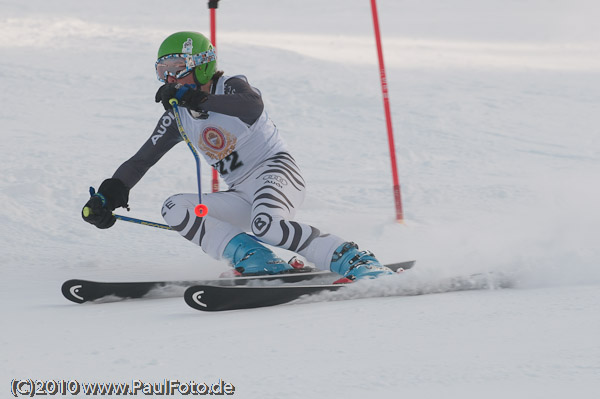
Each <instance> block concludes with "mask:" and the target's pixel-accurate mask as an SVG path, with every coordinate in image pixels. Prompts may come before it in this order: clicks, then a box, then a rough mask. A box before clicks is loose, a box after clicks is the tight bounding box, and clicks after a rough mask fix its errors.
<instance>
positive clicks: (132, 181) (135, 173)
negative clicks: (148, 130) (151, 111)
mask: <svg viewBox="0 0 600 399" xmlns="http://www.w3.org/2000/svg"><path fill="white" fill-rule="evenodd" d="M182 140H183V139H182V138H181V135H180V134H179V130H177V124H176V123H175V116H174V115H173V113H172V112H170V111H169V112H165V113H164V114H163V116H162V117H161V118H160V120H159V121H158V124H157V125H156V128H154V132H152V135H151V136H150V138H149V139H148V140H147V141H146V142H145V143H144V145H142V147H141V148H140V149H139V150H138V152H137V153H136V154H135V155H134V156H133V157H131V158H130V159H128V160H127V161H125V162H124V163H123V164H122V165H121V166H119V168H118V169H117V170H116V171H115V173H114V175H113V178H115V179H119V180H121V181H122V182H123V183H124V184H125V186H126V187H127V188H129V189H131V188H133V186H135V185H136V184H137V182H138V181H140V179H141V178H142V177H143V176H144V174H146V172H147V171H148V169H150V168H151V167H152V166H153V165H154V164H155V163H156V162H158V160H159V159H160V158H162V156H163V155H165V154H166V153H167V152H168V151H169V150H170V149H171V148H173V146H174V145H175V144H177V143H179V142H180V141H182Z"/></svg>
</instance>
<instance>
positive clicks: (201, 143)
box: [82, 32, 393, 282]
mask: <svg viewBox="0 0 600 399" xmlns="http://www.w3.org/2000/svg"><path fill="white" fill-rule="evenodd" d="M156 73H157V77H158V80H159V81H161V82H163V83H164V84H163V85H162V86H161V87H160V88H159V90H158V92H157V93H156V97H155V101H156V102H157V103H158V102H160V103H162V104H163V106H164V108H165V112H164V113H163V114H162V116H161V118H160V120H159V121H158V124H157V126H156V128H155V129H154V131H153V133H152V134H151V136H150V138H149V139H148V140H147V141H146V142H145V143H144V144H143V145H142V147H141V148H140V149H139V151H138V152H137V153H136V154H135V155H134V156H133V157H132V158H130V159H129V160H127V161H125V162H124V163H123V164H122V165H121V166H120V167H119V168H118V169H117V170H116V171H115V173H114V174H113V176H112V178H109V179H106V180H104V181H103V182H102V184H101V185H100V187H99V189H98V192H97V193H93V194H92V196H91V198H90V199H89V200H88V202H87V203H86V204H85V207H84V210H85V209H86V208H87V210H85V211H83V212H82V216H83V219H84V220H85V221H86V222H88V223H91V224H93V225H95V226H96V227H98V228H100V229H106V228H109V227H111V226H112V225H113V224H114V223H115V221H116V219H115V216H114V215H113V213H112V211H113V210H114V209H116V208H119V207H125V208H127V207H128V200H129V191H130V189H132V188H133V187H134V186H135V185H136V184H137V182H138V181H139V180H140V179H141V178H142V177H143V176H144V174H145V173H146V172H147V171H148V169H150V167H152V166H153V165H154V164H155V163H156V162H157V161H158V160H159V159H160V158H161V157H162V156H163V155H164V154H165V153H166V152H168V151H169V150H170V149H171V148H172V147H173V146H174V145H175V144H177V143H179V142H180V141H182V137H181V135H180V134H179V130H178V128H177V125H176V122H175V117H174V114H173V110H172V108H171V105H170V104H169V99H171V98H176V99H177V100H178V101H179V105H180V108H179V110H180V115H181V121H182V125H183V128H184V130H185V132H186V134H187V136H188V137H189V139H190V141H191V142H192V143H193V145H194V146H195V148H196V150H197V152H198V153H199V154H202V156H203V157H204V159H205V160H206V161H207V162H208V163H209V164H211V165H212V166H213V167H214V168H216V169H217V170H218V171H219V174H220V176H221V177H222V178H223V180H224V181H225V182H226V183H227V185H228V186H229V190H227V191H220V192H216V193H210V194H204V195H203V203H204V204H205V205H206V206H207V207H208V214H207V216H204V217H201V218H200V217H196V216H195V214H194V208H195V206H196V205H197V203H198V194H197V193H190V194H176V195H173V196H171V197H169V198H168V199H167V200H166V201H165V202H164V204H163V207H162V215H163V217H164V219H165V221H166V222H167V224H168V225H169V226H171V227H172V228H173V230H175V231H177V232H179V234H181V235H182V236H183V237H184V238H186V239H187V240H189V241H191V242H192V243H194V244H196V245H199V246H200V247H201V248H202V249H203V250H204V251H205V252H206V253H207V254H208V255H210V256H211V257H213V258H215V259H225V260H227V261H228V262H229V263H230V264H231V265H232V266H233V267H234V268H235V270H237V272H238V273H239V274H242V275H262V274H279V273H287V272H289V271H290V270H293V267H292V266H291V265H290V264H288V263H287V262H285V261H283V260H282V259H280V258H279V257H278V256H277V255H275V253H273V252H272V251H271V250H270V249H268V248H267V247H265V246H264V245H262V244H261V243H260V242H258V241H257V240H256V239H254V238H252V237H251V236H249V235H248V234H246V232H250V231H251V232H252V234H253V235H254V236H256V237H258V238H259V239H260V240H261V241H263V242H265V243H267V244H270V245H273V246H276V247H280V248H285V249H287V250H290V251H293V252H296V253H298V254H300V255H302V256H304V257H305V258H306V259H307V260H308V261H310V262H312V263H314V264H315V266H316V267H317V268H319V269H330V270H331V271H334V272H336V273H338V274H340V275H341V276H343V278H342V279H341V280H342V281H344V282H348V281H352V280H356V279H362V278H374V277H379V276H381V275H389V274H393V272H392V271H391V270H390V269H388V268H387V267H384V266H382V265H381V264H380V263H379V261H378V260H377V259H376V258H375V257H374V255H373V254H372V253H370V252H368V251H359V250H358V246H357V245H356V244H354V243H352V242H347V241H346V240H344V239H342V238H340V237H338V236H335V235H333V234H322V233H321V232H320V231H319V229H317V228H315V227H313V226H309V225H307V224H303V223H300V222H297V221H294V215H295V213H296V210H297V209H298V207H299V206H300V205H301V204H302V202H303V200H304V196H305V190H306V187H305V182H304V179H303V178H302V173H301V172H300V169H299V168H298V165H297V164H296V161H295V160H294V158H293V157H292V155H291V154H290V152H289V150H288V148H287V147H286V145H285V143H284V142H283V140H282V138H281V136H280V135H279V132H278V130H277V127H276V126H275V125H274V124H273V122H272V121H271V119H270V118H269V116H268V115H267V112H266V111H265V109H264V105H263V101H262V97H261V93H260V91H259V90H258V89H256V88H254V87H252V86H250V84H249V83H248V81H247V79H246V77H245V76H242V75H237V76H225V75H224V73H223V72H222V71H217V70H216V56H215V52H214V50H213V46H212V44H211V43H210V41H209V40H208V39H207V38H206V37H205V36H204V35H202V34H200V33H197V32H178V33H174V34H172V35H170V36H169V37H167V38H166V39H165V40H164V41H163V42H162V44H161V45H160V48H159V50H158V59H157V61H156Z"/></svg>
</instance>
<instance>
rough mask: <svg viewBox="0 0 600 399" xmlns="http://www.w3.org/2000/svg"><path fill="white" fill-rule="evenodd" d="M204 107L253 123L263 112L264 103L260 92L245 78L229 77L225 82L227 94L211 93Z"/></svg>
mask: <svg viewBox="0 0 600 399" xmlns="http://www.w3.org/2000/svg"><path fill="white" fill-rule="evenodd" d="M202 109H203V110H204V111H211V112H218V113H220V114H225V115H229V116H235V117H238V118H240V119H241V120H242V122H244V123H246V124H248V125H252V124H253V123H254V122H256V120H257V119H258V117H259V116H260V114H262V112H263V109H264V104H263V101H262V97H261V95H260V92H259V91H258V90H256V89H254V88H253V87H252V86H250V85H249V84H248V82H246V81H245V80H244V79H240V78H229V79H227V81H226V82H225V94H209V95H208V98H207V99H206V101H204V102H203V103H202Z"/></svg>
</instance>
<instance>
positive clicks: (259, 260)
mask: <svg viewBox="0 0 600 399" xmlns="http://www.w3.org/2000/svg"><path fill="white" fill-rule="evenodd" d="M223 258H225V259H227V260H228V261H229V262H230V263H231V264H232V266H233V267H234V269H235V270H236V272H237V273H239V275H241V276H260V275H265V274H281V273H287V272H289V271H290V270H295V269H294V267H292V266H291V265H290V264H288V263H287V262H285V261H284V260H282V259H280V258H279V257H278V256H277V255H275V254H274V253H273V251H271V250H270V249H268V248H267V247H265V246H264V245H262V244H261V243H260V242H258V241H256V240H255V239H253V238H252V237H250V236H249V235H247V234H244V233H242V234H238V235H237V236H235V237H233V238H232V239H231V241H229V243H228V244H227V246H226V247H225V251H224V252H223ZM237 273H235V274H237Z"/></svg>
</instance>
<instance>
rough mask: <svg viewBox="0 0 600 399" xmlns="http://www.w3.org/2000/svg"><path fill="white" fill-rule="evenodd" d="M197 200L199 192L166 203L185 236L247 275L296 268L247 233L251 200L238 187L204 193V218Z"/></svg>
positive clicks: (167, 213) (172, 222) (166, 210)
mask: <svg viewBox="0 0 600 399" xmlns="http://www.w3.org/2000/svg"><path fill="white" fill-rule="evenodd" d="M197 203H198V195H197V194H178V195H174V196H172V197H169V198H168V199H167V200H166V201H165V203H164V205H163V209H162V214H163V217H164V218H165V221H166V222H167V223H168V224H169V225H170V226H171V227H173V229H174V230H176V231H177V232H179V234H181V235H182V236H183V237H184V238H186V239H187V240H189V241H191V242H193V243H195V244H196V245H199V246H201V247H202V249H203V250H204V252H206V253H207V254H208V255H210V256H212V257H213V258H215V259H221V258H224V259H226V260H228V261H229V263H230V264H231V265H232V266H233V267H235V268H236V270H238V271H239V272H240V273H243V274H244V275H257V274H277V273H281V272H284V271H286V270H290V269H292V267H291V266H290V265H288V264H287V263H286V262H284V261H283V260H281V259H279V258H278V257H277V256H276V255H275V254H274V253H273V252H272V251H271V250H270V249H268V248H266V247H265V246H264V245H262V244H260V243H259V242H258V241H256V240H254V239H253V238H251V237H250V236H248V235H247V234H245V233H244V230H248V229H249V221H250V217H249V215H250V204H249V203H248V202H246V201H244V200H243V199H242V198H241V197H240V196H239V195H238V194H237V193H236V192H235V191H233V190H232V191H226V192H219V193H213V194H206V195H204V196H203V203H204V204H205V205H207V207H208V215H207V216H205V217H203V218H198V217H196V216H195V214H194V207H195V206H196V204H197ZM243 229H244V230H243Z"/></svg>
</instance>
